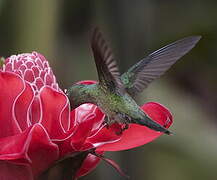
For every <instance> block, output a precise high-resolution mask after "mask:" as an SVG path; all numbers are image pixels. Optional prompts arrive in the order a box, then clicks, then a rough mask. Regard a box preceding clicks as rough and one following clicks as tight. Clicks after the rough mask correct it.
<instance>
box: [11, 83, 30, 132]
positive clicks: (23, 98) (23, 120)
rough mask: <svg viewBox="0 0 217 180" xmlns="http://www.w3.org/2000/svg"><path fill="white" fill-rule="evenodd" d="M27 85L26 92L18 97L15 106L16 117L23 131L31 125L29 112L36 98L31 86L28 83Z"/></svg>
mask: <svg viewBox="0 0 217 180" xmlns="http://www.w3.org/2000/svg"><path fill="white" fill-rule="evenodd" d="M25 85H26V86H25V90H24V91H23V92H22V94H21V95H20V96H19V97H18V99H17V101H16V102H15V106H14V112H15V114H14V115H15V118H16V120H17V122H18V124H19V125H20V128H21V129H22V131H24V130H25V129H26V128H27V127H28V126H29V125H30V123H31V122H30V119H29V118H30V116H29V110H30V105H31V103H32V100H33V97H34V94H33V91H32V89H31V87H30V85H29V84H28V83H26V84H25Z"/></svg>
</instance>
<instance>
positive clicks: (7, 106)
mask: <svg viewBox="0 0 217 180" xmlns="http://www.w3.org/2000/svg"><path fill="white" fill-rule="evenodd" d="M23 90H24V82H23V81H22V80H21V79H20V77H18V76H17V75H15V74H14V73H9V72H0V117H1V121H0V127H2V128H1V131H0V138H1V137H6V136H11V135H14V134H17V133H20V132H21V129H20V127H19V125H18V123H17V121H16V119H15V117H14V104H15V102H16V99H17V98H18V96H19V95H20V94H21V93H22V91H23Z"/></svg>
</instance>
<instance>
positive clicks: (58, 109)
mask: <svg viewBox="0 0 217 180" xmlns="http://www.w3.org/2000/svg"><path fill="white" fill-rule="evenodd" d="M40 98H41V106H42V110H43V112H42V121H41V124H42V125H43V126H44V127H45V128H46V130H47V131H48V134H49V135H50V137H51V139H58V137H60V136H62V135H63V134H64V133H65V129H64V127H68V121H69V120H70V119H69V118H68V120H64V123H66V124H67V125H64V126H63V125H62V122H61V118H62V113H63V112H64V110H65V108H67V109H69V107H68V106H69V103H68V99H67V98H66V96H65V95H64V94H63V93H60V92H57V91H54V90H53V89H52V88H50V87H45V88H43V89H42V91H41V92H40Z"/></svg>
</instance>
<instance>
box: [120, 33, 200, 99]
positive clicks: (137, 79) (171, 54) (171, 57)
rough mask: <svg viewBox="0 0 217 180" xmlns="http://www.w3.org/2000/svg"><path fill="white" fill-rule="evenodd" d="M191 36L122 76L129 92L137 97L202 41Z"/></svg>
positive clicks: (164, 48) (154, 54)
mask: <svg viewBox="0 0 217 180" xmlns="http://www.w3.org/2000/svg"><path fill="white" fill-rule="evenodd" d="M200 38H201V37H200V36H191V37H186V38H184V39H181V40H178V41H176V42H174V43H171V44H169V45H167V46H165V47H163V48H161V49H159V50H157V51H155V52H153V53H151V54H149V55H148V56H147V57H145V58H143V59H142V60H140V61H139V62H138V63H137V64H135V65H134V66H132V67H131V68H130V69H129V70H128V71H127V72H125V73H124V74H123V75H122V76H121V80H122V82H123V84H124V86H125V88H126V90H127V92H128V93H129V94H130V95H132V96H135V95H136V94H138V93H140V92H142V91H143V90H144V89H145V88H146V87H147V86H148V84H149V83H151V82H152V81H153V80H154V79H156V78H158V77H159V76H161V75H162V74H163V73H164V72H166V71H167V70H168V69H169V68H170V67H171V66H172V65H173V64H174V63H175V62H176V61H177V60H178V59H180V58H181V57H182V56H184V55H185V54H186V53H188V52H189V51H190V50H191V49H192V48H193V47H194V46H195V45H196V43H197V42H198V41H199V40H200Z"/></svg>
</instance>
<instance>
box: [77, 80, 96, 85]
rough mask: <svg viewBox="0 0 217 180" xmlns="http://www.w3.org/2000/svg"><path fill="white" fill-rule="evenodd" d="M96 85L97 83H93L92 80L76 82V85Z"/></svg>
mask: <svg viewBox="0 0 217 180" xmlns="http://www.w3.org/2000/svg"><path fill="white" fill-rule="evenodd" d="M96 83H98V82H97V81H93V80H84V81H78V82H76V84H87V85H90V84H96Z"/></svg>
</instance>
